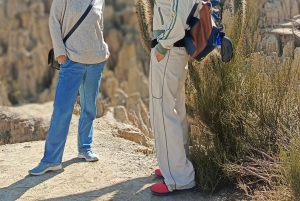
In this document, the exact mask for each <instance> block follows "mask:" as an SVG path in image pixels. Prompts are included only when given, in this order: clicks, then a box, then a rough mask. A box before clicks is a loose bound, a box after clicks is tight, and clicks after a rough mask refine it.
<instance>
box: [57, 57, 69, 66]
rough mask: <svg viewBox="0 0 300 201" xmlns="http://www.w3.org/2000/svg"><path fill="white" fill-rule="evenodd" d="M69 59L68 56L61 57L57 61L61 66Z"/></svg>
mask: <svg viewBox="0 0 300 201" xmlns="http://www.w3.org/2000/svg"><path fill="white" fill-rule="evenodd" d="M66 59H67V57H66V55H60V56H58V57H57V58H56V60H57V61H58V63H59V64H62V63H64V62H65V61H66Z"/></svg>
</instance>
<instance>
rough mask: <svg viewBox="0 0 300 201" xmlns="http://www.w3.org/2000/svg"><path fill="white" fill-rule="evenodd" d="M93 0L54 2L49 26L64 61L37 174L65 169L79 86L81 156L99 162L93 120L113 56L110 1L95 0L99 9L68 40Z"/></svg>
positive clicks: (33, 170)
mask: <svg viewBox="0 0 300 201" xmlns="http://www.w3.org/2000/svg"><path fill="white" fill-rule="evenodd" d="M90 3H91V0H72V1H68V0H53V2H52V5H51V10H50V17H49V28H50V34H51V38H52V43H53V48H54V55H55V58H56V60H57V61H58V62H59V63H60V64H61V67H60V72H59V79H58V81H57V86H56V93H55V98H54V104H53V106H54V110H53V114H52V117H51V122H50V127H49V131H48V134H47V138H46V143H45V151H44V157H43V158H42V160H41V162H40V163H39V164H38V166H36V167H35V168H33V169H31V170H29V174H31V175H42V174H44V173H45V172H47V171H54V170H59V169H62V165H61V162H62V156H63V152H64V147H65V143H66V139H67V134H68V131H69V126H70V122H71V118H72V113H73V109H74V104H75V101H76V98H77V94H78V90H79V94H80V106H81V113H80V118H79V123H78V157H79V158H83V159H85V160H86V161H97V160H98V155H97V154H95V153H93V151H92V140H93V121H94V119H95V118H96V115H97V107H96V101H97V97H98V92H99V87H100V82H101V76H102V72H103V68H104V66H105V63H106V60H107V59H108V57H109V54H110V53H109V50H108V46H107V44H106V43H105V41H104V37H103V10H104V7H105V2H104V0H93V1H92V3H93V8H92V9H91V11H90V12H89V13H88V15H87V16H86V18H85V19H84V20H83V22H82V23H81V24H80V25H79V27H78V28H77V29H76V30H75V31H74V33H73V34H72V35H71V36H70V38H69V39H68V40H67V41H66V42H65V43H64V42H63V38H64V37H65V36H66V34H67V33H68V32H69V31H70V30H71V29H72V27H73V26H74V24H75V23H76V22H77V21H78V19H79V18H80V17H81V16H82V14H83V13H84V12H85V10H86V9H87V7H88V6H89V4H90Z"/></svg>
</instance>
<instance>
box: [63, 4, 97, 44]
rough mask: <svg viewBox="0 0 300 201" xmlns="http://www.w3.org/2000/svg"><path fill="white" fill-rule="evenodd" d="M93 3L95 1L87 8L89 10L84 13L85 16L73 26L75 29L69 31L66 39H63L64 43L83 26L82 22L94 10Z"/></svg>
mask: <svg viewBox="0 0 300 201" xmlns="http://www.w3.org/2000/svg"><path fill="white" fill-rule="evenodd" d="M93 2H94V0H91V3H90V5H89V6H88V7H87V9H86V10H85V12H84V13H83V15H82V16H81V17H80V18H79V20H78V21H77V22H76V24H75V25H74V26H73V28H72V29H71V30H70V31H69V33H68V34H67V35H66V36H65V37H64V39H63V42H64V43H65V42H66V41H67V40H68V38H69V37H70V36H71V35H72V34H73V32H74V31H75V30H76V29H77V27H78V26H79V25H80V24H81V22H82V21H83V20H84V19H85V17H86V16H87V15H88V14H89V12H90V11H91V9H92V8H93Z"/></svg>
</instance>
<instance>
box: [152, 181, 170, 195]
mask: <svg viewBox="0 0 300 201" xmlns="http://www.w3.org/2000/svg"><path fill="white" fill-rule="evenodd" d="M150 189H151V192H152V194H154V195H167V194H169V193H171V192H170V191H169V189H168V187H167V185H166V184H165V182H163V181H161V182H159V183H156V184H153V185H152V186H151V187H150Z"/></svg>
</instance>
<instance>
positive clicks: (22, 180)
mask: <svg viewBox="0 0 300 201" xmlns="http://www.w3.org/2000/svg"><path fill="white" fill-rule="evenodd" d="M18 109H19V110H22V111H23V112H25V113H26V112H28V113H32V114H33V115H39V116H40V117H41V118H44V119H45V121H49V119H50V115H51V112H52V103H46V104H43V105H35V104H34V105H26V106H22V107H20V108H18ZM77 121H78V116H75V115H73V119H72V123H71V126H70V132H69V136H68V140H67V143H66V147H65V152H64V156H63V170H62V171H56V172H49V173H46V174H44V175H42V176H29V175H28V170H29V169H31V168H33V167H34V166H35V165H37V164H38V163H39V161H40V159H41V157H42V155H43V149H44V143H45V142H44V141H36V142H26V143H19V144H11V145H2V146H0V201H14V200H26V201H27V200H47V201H48V200H49V201H50V200H51V201H59V200H61V201H65V200H67V201H68V200H70V201H71V200H72V201H73V200H80V201H81V200H87V201H89V200H166V201H171V200H172V201H173V200H187V201H194V200H195V201H196V200H197V201H217V200H218V201H220V200H233V199H226V198H225V194H226V193H225V192H223V193H219V194H218V195H215V196H204V195H203V194H201V193H199V192H191V193H182V194H177V195H171V196H167V197H157V196H154V195H152V194H151V192H150V190H149V187H150V185H151V184H153V183H155V182H158V181H160V179H158V178H156V177H155V176H154V175H153V171H154V169H155V168H157V161H156V158H155V154H150V155H145V154H144V153H142V152H141V151H143V150H147V148H145V147H143V146H140V145H138V144H136V143H133V142H131V141H128V140H125V139H122V138H117V137H113V135H112V134H113V132H114V129H116V125H117V126H120V124H117V123H112V122H114V121H115V120H114V119H112V118H111V117H110V116H109V115H106V116H105V117H103V118H100V119H97V120H96V122H95V126H94V152H96V153H98V154H99V155H100V160H99V161H98V162H94V163H88V162H84V161H83V160H82V159H77V158H76V157H77V149H76V148H77V136H76V135H77V131H76V130H77ZM234 200H235V199H234Z"/></svg>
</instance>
